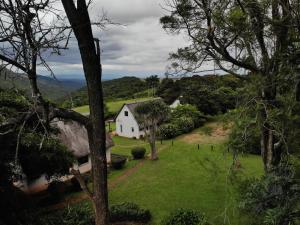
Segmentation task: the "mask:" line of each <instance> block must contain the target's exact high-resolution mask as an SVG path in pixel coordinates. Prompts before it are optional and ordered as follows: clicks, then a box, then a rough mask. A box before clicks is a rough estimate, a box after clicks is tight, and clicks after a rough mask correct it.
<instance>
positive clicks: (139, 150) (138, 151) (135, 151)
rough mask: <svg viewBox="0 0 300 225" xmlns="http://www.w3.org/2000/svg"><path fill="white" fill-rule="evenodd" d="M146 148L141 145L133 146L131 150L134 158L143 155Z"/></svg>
mask: <svg viewBox="0 0 300 225" xmlns="http://www.w3.org/2000/svg"><path fill="white" fill-rule="evenodd" d="M145 153H146V149H145V148H143V147H135V148H133V149H132V150H131V154H132V156H133V158H134V159H142V158H144V157H145Z"/></svg>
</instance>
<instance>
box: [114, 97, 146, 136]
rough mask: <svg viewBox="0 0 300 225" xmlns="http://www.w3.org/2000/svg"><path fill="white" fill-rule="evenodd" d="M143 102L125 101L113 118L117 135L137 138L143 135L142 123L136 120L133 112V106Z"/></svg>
mask: <svg viewBox="0 0 300 225" xmlns="http://www.w3.org/2000/svg"><path fill="white" fill-rule="evenodd" d="M143 102H144V101H141V102H133V103H126V104H124V105H123V106H122V108H121V110H120V111H119V113H118V114H117V117H116V119H115V121H116V133H117V135H118V136H122V137H128V138H137V139H139V138H141V137H143V136H144V134H145V133H144V131H143V128H142V125H141V124H140V123H139V122H138V120H137V118H136V113H135V108H136V107H137V106H138V105H139V104H141V103H143Z"/></svg>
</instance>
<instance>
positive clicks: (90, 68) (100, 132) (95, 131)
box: [62, 0, 109, 225]
mask: <svg viewBox="0 0 300 225" xmlns="http://www.w3.org/2000/svg"><path fill="white" fill-rule="evenodd" d="M62 3H63V6H64V9H65V11H66V14H67V17H68V19H69V22H70V24H71V26H72V29H73V31H74V33H75V36H76V39H77V41H78V46H79V50H80V55H81V59H82V64H83V70H84V75H85V78H86V82H87V91H88V96H89V105H90V118H89V124H88V126H87V132H88V138H89V147H90V152H91V161H92V178H93V197H92V202H93V206H94V210H95V224H96V225H107V224H108V223H109V213H108V190H107V161H106V146H105V141H106V140H105V139H106V135H105V121H104V107H103V93H102V86H101V75H102V66H101V62H100V46H99V41H98V40H95V39H94V37H93V33H92V28H91V22H90V18H89V14H88V9H87V5H86V2H85V0H78V1H77V8H76V6H75V4H74V2H73V1H70V0H62Z"/></svg>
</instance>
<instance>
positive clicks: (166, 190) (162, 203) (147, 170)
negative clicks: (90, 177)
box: [108, 124, 263, 225]
mask: <svg viewBox="0 0 300 225" xmlns="http://www.w3.org/2000/svg"><path fill="white" fill-rule="evenodd" d="M211 125H212V124H208V125H206V126H210V127H211ZM205 131H206V128H202V129H197V130H195V131H194V132H192V133H191V134H190V135H194V134H195V133H198V132H200V133H202V135H198V136H193V138H194V139H195V138H200V139H201V138H204V139H205V138H208V136H209V135H211V134H214V131H212V133H211V132H205ZM204 133H207V137H206V136H205V134H204ZM187 135H189V134H187ZM209 137H213V136H209ZM215 138H216V142H215V143H214V144H213V146H214V147H213V150H212V148H211V146H212V144H211V143H205V141H202V140H200V139H199V140H194V141H195V142H187V141H184V140H185V139H183V138H182V136H181V137H178V138H176V139H174V140H173V145H172V141H164V142H163V143H162V144H161V143H160V142H158V143H157V146H158V148H159V150H160V152H159V160H157V161H150V160H145V161H144V164H143V165H142V166H141V167H139V168H138V169H137V170H136V171H135V172H134V173H131V174H129V175H128V177H126V179H122V180H121V181H120V182H118V183H117V184H116V185H115V186H114V187H113V188H111V189H110V190H109V203H110V205H112V204H118V203H121V202H134V203H137V204H138V205H140V206H141V207H143V208H147V209H149V210H150V211H151V214H152V216H153V220H152V222H151V224H152V225H159V224H160V223H161V220H162V219H163V218H165V217H166V216H167V215H168V214H169V213H170V212H171V211H173V210H175V209H177V208H188V209H194V210H198V211H200V212H202V213H204V214H205V215H206V217H207V218H208V220H209V222H210V223H211V224H212V225H222V224H223V225H225V224H226V225H229V224H230V225H241V224H251V218H249V217H247V215H246V214H244V213H241V212H240V210H239V208H238V206H239V200H240V196H239V191H238V187H239V184H240V183H241V182H242V181H243V180H245V179H247V178H250V177H259V176H261V175H262V174H263V167H262V163H261V159H260V157H259V156H255V155H241V156H239V158H238V160H239V162H240V165H241V167H239V168H236V169H233V170H231V166H232V154H231V153H229V152H228V151H227V146H226V144H225V143H223V142H220V141H219V140H218V139H217V138H218V137H217V136H215ZM113 140H114V142H115V146H114V147H113V148H112V153H118V154H123V155H127V156H130V155H131V149H132V148H133V147H134V146H145V147H146V149H147V152H149V145H148V144H147V143H146V142H144V141H142V140H135V139H128V138H123V137H113ZM209 141H211V139H210V140H209ZM198 143H202V144H200V145H199V149H198ZM138 162H139V161H138V160H130V161H129V162H127V164H126V166H125V168H124V169H123V170H119V171H116V170H112V171H111V172H110V174H109V178H108V179H109V182H110V181H113V180H115V179H118V177H119V176H122V175H123V174H124V173H125V172H126V170H128V169H130V168H132V167H134V166H135V165H136V164H137V163H138Z"/></svg>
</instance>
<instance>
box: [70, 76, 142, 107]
mask: <svg viewBox="0 0 300 225" xmlns="http://www.w3.org/2000/svg"><path fill="white" fill-rule="evenodd" d="M102 87H103V93H104V98H105V100H111V99H131V98H135V97H136V96H135V95H136V94H137V93H141V92H144V91H146V90H147V85H146V82H145V81H143V80H142V79H139V78H137V77H122V78H118V79H114V80H107V81H103V82H102ZM71 97H72V106H71V101H70V100H71V98H70V96H66V98H65V99H64V100H65V101H64V106H65V107H76V106H82V105H87V104H88V96H87V89H86V87H83V88H81V89H79V90H77V91H75V92H73V93H72V94H71ZM138 97H145V96H138Z"/></svg>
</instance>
